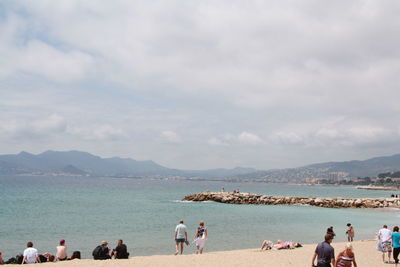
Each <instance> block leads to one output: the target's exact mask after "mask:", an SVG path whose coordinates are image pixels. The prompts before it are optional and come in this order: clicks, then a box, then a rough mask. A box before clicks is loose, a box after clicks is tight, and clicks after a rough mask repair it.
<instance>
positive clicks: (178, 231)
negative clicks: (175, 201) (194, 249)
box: [175, 220, 188, 255]
mask: <svg viewBox="0 0 400 267" xmlns="http://www.w3.org/2000/svg"><path fill="white" fill-rule="evenodd" d="M187 239H188V238H187V230H186V225H184V224H183V220H181V221H180V222H179V224H178V225H177V226H176V228H175V243H176V252H175V255H178V253H179V248H180V252H181V254H182V253H183V243H185V242H187Z"/></svg>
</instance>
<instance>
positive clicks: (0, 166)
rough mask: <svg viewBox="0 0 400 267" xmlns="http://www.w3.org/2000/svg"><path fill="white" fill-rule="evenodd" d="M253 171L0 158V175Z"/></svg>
mask: <svg viewBox="0 0 400 267" xmlns="http://www.w3.org/2000/svg"><path fill="white" fill-rule="evenodd" d="M256 171H257V170H256V169H251V168H234V169H213V170H204V171H196V170H193V171H185V170H177V169H170V168H166V167H163V166H161V165H159V164H157V163H155V162H153V161H151V160H146V161H138V160H134V159H130V158H119V157H113V158H101V157H98V156H95V155H92V154H90V153H87V152H80V151H66V152H60V151H46V152H44V153H41V154H38V155H34V154H30V153H28V152H21V153H19V154H15V155H14V154H13V155H0V175H20V174H36V175H46V174H47V175H48V174H52V175H88V176H121V177H122V176H128V177H131V176H156V175H158V176H183V177H193V176H195V177H214V178H222V177H230V176H235V175H240V174H245V173H250V172H256Z"/></svg>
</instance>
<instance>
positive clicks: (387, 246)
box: [378, 224, 392, 263]
mask: <svg viewBox="0 0 400 267" xmlns="http://www.w3.org/2000/svg"><path fill="white" fill-rule="evenodd" d="M391 236H392V231H390V230H389V229H387V225H386V224H385V225H384V226H383V228H382V229H380V230H379V232H378V241H379V242H380V246H379V250H380V251H381V252H382V261H383V262H384V263H390V254H392V240H391ZM385 253H387V254H388V261H387V262H385Z"/></svg>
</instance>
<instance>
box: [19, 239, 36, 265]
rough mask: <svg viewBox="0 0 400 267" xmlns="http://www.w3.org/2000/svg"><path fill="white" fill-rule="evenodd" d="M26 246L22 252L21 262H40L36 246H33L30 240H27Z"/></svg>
mask: <svg viewBox="0 0 400 267" xmlns="http://www.w3.org/2000/svg"><path fill="white" fill-rule="evenodd" d="M26 246H27V248H26V249H25V250H24V254H23V256H24V257H23V259H22V263H21V264H24V263H27V264H30V263H36V262H39V263H41V261H40V257H39V252H38V251H37V249H36V248H34V247H33V243H32V242H31V241H29V242H28V243H27V244H26Z"/></svg>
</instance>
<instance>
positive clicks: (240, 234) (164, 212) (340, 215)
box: [0, 176, 400, 259]
mask: <svg viewBox="0 0 400 267" xmlns="http://www.w3.org/2000/svg"><path fill="white" fill-rule="evenodd" d="M221 188H225V190H227V191H232V190H234V189H239V190H240V191H241V192H249V193H260V194H266V195H274V196H310V197H311V196H313V197H318V196H320V197H349V198H363V197H389V196H390V195H391V194H396V193H398V192H391V191H372V190H371V191H370V190H361V189H356V188H354V187H351V186H306V185H290V184H271V183H259V182H225V181H198V180H197V181H196V180H175V179H149V178H141V179H136V178H109V177H70V176H68V177H62V176H53V177H46V176H0V250H1V251H3V257H4V258H5V259H8V258H10V257H12V256H15V255H16V254H18V253H22V251H23V250H24V248H25V246H26V243H27V241H32V242H33V244H34V247H35V248H37V249H38V250H39V252H40V253H45V252H50V253H55V247H56V245H57V244H58V242H59V240H60V239H65V240H66V244H67V247H68V254H71V253H72V252H73V251H75V250H79V251H81V253H82V257H83V258H91V253H92V251H93V249H94V248H95V247H96V246H97V245H98V244H100V242H101V241H102V240H107V241H108V242H109V246H110V247H111V248H112V247H115V246H116V241H117V240H118V239H123V240H124V242H125V243H126V244H127V246H128V250H129V252H130V256H133V257H135V256H144V255H162V254H173V253H174V252H175V243H174V230H175V226H176V225H177V224H178V222H179V220H181V219H183V220H184V222H185V224H186V226H187V228H188V232H189V240H190V241H192V240H193V239H194V238H193V236H194V232H195V230H196V228H197V226H198V223H199V221H200V220H204V221H205V223H206V227H207V229H208V240H207V243H206V248H205V251H206V252H207V251H221V250H236V249H249V248H258V247H260V246H261V243H262V241H263V240H265V239H269V240H272V241H274V242H275V241H276V240H278V239H281V240H284V241H296V242H300V243H303V244H308V243H316V242H319V241H321V240H322V239H323V236H324V234H325V232H326V228H327V227H329V226H333V227H334V231H335V232H336V238H335V240H334V242H340V241H345V240H346V235H345V231H346V224H347V223H351V224H352V225H353V226H354V229H355V239H357V240H359V239H374V238H375V235H376V232H377V231H378V230H379V229H380V228H381V227H382V225H383V224H387V225H388V226H389V227H393V226H394V225H398V224H400V213H399V210H398V209H330V208H319V207H311V206H264V205H231V204H222V203H214V202H203V203H199V202H182V201H181V199H182V198H183V197H184V196H185V195H188V194H192V193H198V192H202V191H207V190H210V191H220V190H221ZM194 251H195V246H194V244H193V243H192V244H190V245H189V246H185V253H194Z"/></svg>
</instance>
